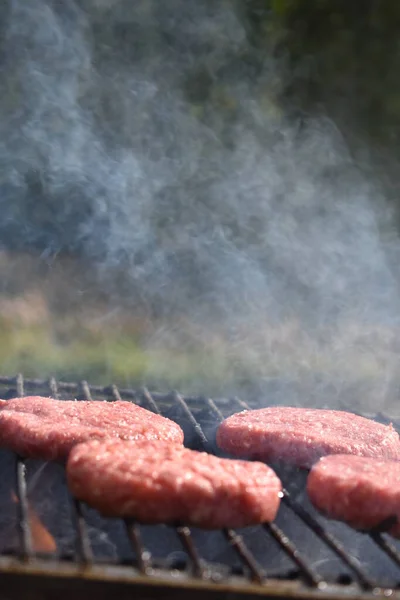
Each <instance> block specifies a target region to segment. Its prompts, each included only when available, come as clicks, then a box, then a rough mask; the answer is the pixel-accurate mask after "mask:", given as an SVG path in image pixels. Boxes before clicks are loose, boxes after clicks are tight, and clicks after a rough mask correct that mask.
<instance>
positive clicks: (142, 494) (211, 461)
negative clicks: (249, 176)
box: [67, 440, 282, 529]
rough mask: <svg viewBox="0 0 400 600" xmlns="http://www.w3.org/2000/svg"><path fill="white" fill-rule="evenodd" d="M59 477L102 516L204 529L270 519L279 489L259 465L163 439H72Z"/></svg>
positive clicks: (272, 475) (270, 473)
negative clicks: (64, 471)
mask: <svg viewBox="0 0 400 600" xmlns="http://www.w3.org/2000/svg"><path fill="white" fill-rule="evenodd" d="M67 478H68V485H69V488H70V490H71V492H72V493H73V494H74V495H75V497H77V498H79V499H80V500H83V501H84V502H86V503H87V504H89V505H90V506H92V507H94V508H96V509H97V510H98V511H99V512H100V513H102V514H103V515H104V516H110V517H133V518H135V519H137V520H138V521H140V522H142V523H153V524H155V523H184V524H187V525H194V526H197V527H202V528H205V529H219V528H221V527H244V526H247V525H252V524H258V523H262V522H270V521H272V520H273V519H274V518H275V515H276V513H277V511H278V508H279V504H280V496H281V489H282V486H281V482H280V480H279V479H278V477H277V476H276V475H275V473H274V471H273V470H272V469H270V468H269V467H267V466H266V465H264V464H262V463H256V462H253V463H249V462H246V461H241V460H229V459H224V458H218V457H216V456H214V455H212V454H206V453H203V452H197V451H194V450H189V449H187V448H184V447H182V446H181V447H180V446H171V445H170V444H167V443H164V442H160V443H153V442H138V443H132V442H123V441H119V440H106V441H91V442H87V443H84V444H79V445H78V446H76V447H75V448H74V449H73V450H72V451H71V454H70V456H69V459H68V462H67Z"/></svg>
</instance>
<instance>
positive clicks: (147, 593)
mask: <svg viewBox="0 0 400 600" xmlns="http://www.w3.org/2000/svg"><path fill="white" fill-rule="evenodd" d="M28 394H40V395H47V396H48V395H51V396H53V397H54V398H64V399H66V398H72V397H74V398H77V399H86V400H90V399H94V398H95V399H104V400H109V401H113V400H120V399H123V400H129V401H131V402H135V403H137V404H139V405H140V406H143V407H144V408H147V409H149V410H151V411H153V412H155V413H160V414H162V415H164V416H167V417H169V418H172V419H174V420H175V421H176V422H178V423H179V425H180V426H181V427H182V428H183V430H184V432H185V442H186V444H187V445H188V446H189V447H191V448H194V449H200V450H205V451H207V452H212V453H218V449H217V448H216V446H215V443H214V433H215V428H216V424H217V423H218V422H219V421H220V420H222V419H224V418H226V417H227V416H229V415H230V414H232V413H234V412H237V411H238V410H243V409H244V408H249V407H250V408H252V406H249V405H248V404H246V403H245V402H243V401H242V400H240V399H238V398H233V399H219V400H212V399H210V398H205V397H183V396H182V395H180V394H179V393H177V392H172V393H169V394H159V393H150V392H149V391H148V390H147V389H141V390H139V391H135V390H132V389H119V388H118V387H116V386H115V385H111V386H109V387H101V386H95V385H89V384H88V383H87V382H80V383H66V382H57V381H56V380H55V379H50V380H49V381H47V380H36V379H35V380H32V379H30V380H27V379H26V380H24V379H23V377H22V375H18V376H17V377H0V397H2V398H12V397H16V396H23V395H28ZM368 416H371V415H368ZM375 417H376V418H377V419H378V420H380V421H381V422H388V421H389V419H387V418H386V417H384V416H383V415H375ZM392 421H393V419H392ZM394 425H395V426H398V423H397V422H396V421H395V420H394ZM2 452H3V454H7V457H6V458H7V460H11V461H12V473H13V477H14V480H13V481H10V482H9V485H10V489H13V490H14V493H15V495H16V497H17V499H18V502H17V503H16V504H15V510H16V514H17V518H16V533H17V537H16V539H17V542H18V543H17V544H16V545H15V544H14V547H13V548H11V549H10V548H8V549H7V548H5V549H4V550H3V551H2V553H1V554H0V599H1V600H3V599H4V600H5V599H7V600H8V599H12V598H24V599H35V600H38V599H42V598H43V599H47V598H56V597H57V598H58V599H59V600H62V599H63V598H68V599H70V598H71V597H74V598H76V599H77V600H78V599H80V598H88V597H96V598H97V599H98V600H102V599H108V598H118V599H121V600H123V599H125V598H138V599H141V598H143V599H146V600H148V599H150V598H157V597H162V598H165V599H172V598H174V599H175V598H184V597H187V596H188V595H189V594H190V596H192V597H193V598H196V599H197V598H205V597H208V598H210V599H211V598H216V599H217V598H221V599H222V598H232V599H233V598H237V599H239V598H251V597H256V596H265V597H270V598H289V597H290V598H295V599H296V598H299V599H300V598H326V599H328V600H329V599H335V600H337V599H341V600H342V599H343V598H344V597H351V598H371V597H381V598H383V597H389V596H393V597H398V598H400V593H399V591H397V590H399V589H400V546H399V545H398V544H397V542H396V541H393V540H390V538H388V537H387V536H386V534H385V533H384V532H383V529H384V528H385V526H386V527H387V526H389V523H386V524H382V529H381V530H380V531H373V532H368V533H359V532H354V531H352V530H350V528H348V527H346V526H345V525H344V524H337V523H333V522H329V521H327V520H325V519H324V518H323V517H321V516H320V515H318V514H317V513H316V512H315V511H314V510H313V509H312V507H311V506H310V505H309V504H308V501H307V498H306V496H305V492H304V482H305V475H304V474H303V473H301V472H298V471H296V470H293V469H292V470H290V469H288V468H285V469H284V470H283V471H282V469H281V470H278V474H279V476H280V477H281V479H282V481H283V484H284V487H285V489H284V496H283V500H282V506H281V508H280V511H279V515H278V518H277V520H276V522H275V523H273V524H265V525H262V526H258V527H251V528H246V529H243V530H240V531H234V530H230V529H226V530H222V531H218V532H204V531H200V530H197V529H194V528H189V527H187V526H185V524H176V525H175V526H166V525H159V526H144V525H140V524H139V523H135V522H133V521H130V520H126V521H124V522H122V521H119V520H113V519H109V520H106V519H101V518H100V517H99V516H98V515H95V514H94V513H95V511H92V510H91V509H88V507H86V506H84V505H82V503H80V502H78V501H77V500H76V499H74V498H71V497H70V496H69V495H68V492H67V489H66V486H65V481H64V480H63V479H62V477H61V479H60V480H59V486H60V490H59V491H54V494H53V496H52V497H53V504H52V505H50V509H49V506H48V503H47V504H46V507H47V509H46V510H50V512H52V511H53V513H55V515H56V519H55V520H56V521H57V514H58V512H59V511H60V510H61V504H62V502H66V503H67V504H68V507H67V509H68V514H69V515H70V518H69V523H68V530H69V533H70V538H71V537H72V539H73V544H72V547H68V544H67V547H65V543H64V542H63V540H62V537H63V535H64V534H62V533H61V534H60V533H59V532H56V531H53V530H52V528H51V526H49V531H50V533H51V534H52V535H53V536H54V538H55V540H56V541H57V551H56V552H54V553H49V554H43V553H42V554H40V553H38V552H35V548H34V544H33V541H32V531H31V528H30V520H29V502H30V500H29V498H28V490H29V486H30V482H31V481H32V477H37V475H36V476H35V474H33V475H32V473H31V472H30V471H31V469H30V463H31V461H25V460H24V458H23V457H19V456H11V455H10V453H7V452H6V451H2ZM49 466H50V468H52V465H49ZM38 468H39V469H40V467H38V465H37V464H36V466H35V469H36V472H37V469H38ZM54 468H55V469H58V470H59V471H61V472H62V471H63V468H62V467H61V466H59V465H55V466H54ZM5 476H7V472H3V474H2V477H3V478H4V477H5ZM61 488H62V490H61ZM93 519H94V521H93ZM44 521H46V519H44ZM46 523H47V521H46ZM93 523H95V525H93ZM65 525H66V524H65V523H64V524H63V526H65ZM102 528H103V529H104V532H105V533H104V535H103V534H102ZM94 530H96V532H97V533H96V535H97V538H96V540H97V541H96V540H95V541H93V535H92V533H93V531H94ZM0 533H1V532H0ZM102 535H103V537H102ZM105 538H107V539H111V540H112V549H113V551H112V556H111V555H110V553H109V552H108V553H107V552H104V549H102V547H101V544H100V545H99V544H98V540H99V539H105Z"/></svg>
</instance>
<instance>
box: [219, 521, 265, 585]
mask: <svg viewBox="0 0 400 600" xmlns="http://www.w3.org/2000/svg"><path fill="white" fill-rule="evenodd" d="M223 533H224V536H225V538H226V539H227V540H228V542H229V544H230V545H231V546H232V547H233V548H235V550H236V552H237V554H238V555H239V556H240V558H241V560H242V562H243V563H244V564H245V565H246V567H247V568H248V569H249V571H250V574H251V578H252V580H253V581H256V582H258V583H261V582H262V581H263V580H264V579H265V572H264V570H263V569H262V568H261V566H260V565H259V564H258V561H257V560H256V558H255V557H254V556H253V553H252V552H251V551H250V550H249V548H248V547H247V546H246V544H245V543H244V541H243V538H242V536H240V535H239V534H237V533H236V531H234V530H233V529H224V530H223Z"/></svg>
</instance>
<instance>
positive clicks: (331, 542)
mask: <svg viewBox="0 0 400 600" xmlns="http://www.w3.org/2000/svg"><path fill="white" fill-rule="evenodd" d="M283 494H284V496H283V499H282V500H283V501H284V502H285V504H286V505H287V506H288V507H289V508H290V509H291V510H293V512H294V513H295V514H296V515H297V516H298V517H300V519H301V520H302V521H303V523H305V524H306V525H308V527H309V528H310V529H311V530H312V531H313V532H314V533H315V534H316V535H317V536H318V537H319V538H320V539H321V540H322V541H323V542H325V544H326V545H327V546H329V548H330V549H331V550H333V552H334V553H335V554H336V555H337V556H339V558H340V559H341V560H342V561H343V562H344V563H345V564H346V565H347V566H348V567H349V568H350V569H351V570H352V571H353V573H354V574H355V575H356V576H357V578H358V580H359V582H360V583H361V585H362V586H363V587H364V588H374V587H376V582H374V581H373V580H372V579H371V578H370V577H369V576H368V575H367V574H366V573H365V572H364V570H363V569H362V568H361V567H360V566H359V564H358V561H357V560H356V559H355V558H354V557H353V556H351V554H348V553H347V552H346V550H345V549H344V548H343V546H342V544H341V543H340V542H339V540H337V539H336V538H335V537H334V536H333V535H332V534H331V533H329V532H328V531H326V530H325V529H324V528H323V527H322V525H320V524H319V523H318V521H317V520H316V519H314V517H313V516H312V515H310V513H308V512H307V511H306V510H305V509H304V508H303V507H302V506H301V505H300V504H298V503H297V502H295V501H294V500H292V498H291V497H290V495H289V493H288V492H287V490H283Z"/></svg>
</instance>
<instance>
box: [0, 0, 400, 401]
mask: <svg viewBox="0 0 400 600" xmlns="http://www.w3.org/2000/svg"><path fill="white" fill-rule="evenodd" d="M399 26H400V4H399V5H398V4H397V3H396V2H393V1H392V0H382V1H381V2H375V1H373V0H365V1H364V2H363V3H362V6H361V5H360V4H358V3H356V2H348V1H346V0H311V1H310V2H302V1H301V0H246V1H245V0H221V1H220V2H215V1H214V0H169V1H168V2H162V1H161V0H137V1H135V2H131V1H130V0H79V1H78V0H75V1H72V0H69V1H68V2H67V1H65V2H59V1H55V0H9V1H3V2H1V19H0V68H1V78H0V82H1V83H0V85H1V94H0V372H1V373H3V374H14V373H16V372H19V371H23V373H24V375H25V376H38V377H49V376H50V375H55V376H56V377H59V378H62V379H69V380H70V379H82V378H86V379H88V380H90V381H92V382H95V383H111V382H117V383H119V384H120V385H125V386H127V385H129V386H134V387H136V386H139V385H142V384H146V385H148V386H150V387H152V388H161V389H165V388H166V387H167V388H171V387H179V388H180V389H182V390H183V391H186V392H193V393H205V394H243V395H244V396H246V397H249V396H252V397H253V398H254V397H260V396H261V395H262V396H263V397H265V396H267V397H268V401H269V402H270V403H274V402H284V403H287V404H288V403H300V404H303V405H306V404H309V405H311V404H320V405H321V404H326V405H330V406H332V405H337V404H340V403H344V404H345V405H347V406H349V405H354V406H362V407H363V408H365V407H374V408H376V407H387V406H389V405H390V406H392V405H394V404H395V403H396V400H397V394H398V389H399V385H400V369H399V366H400V364H399V349H400V342H399V341H398V340H399V337H398V331H400V322H399V317H400V310H399V309H400V296H399V289H400V288H399V284H400V277H399V275H400V274H399V268H398V265H399V258H400V240H399V216H400V215H399V208H400V202H399V196H398V190H399V168H398V163H399V154H400V145H399V135H400V79H399V77H398V73H399V72H400V42H399V37H398V31H399Z"/></svg>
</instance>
